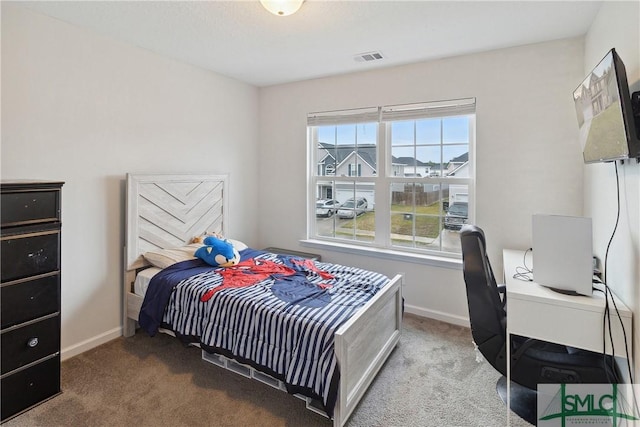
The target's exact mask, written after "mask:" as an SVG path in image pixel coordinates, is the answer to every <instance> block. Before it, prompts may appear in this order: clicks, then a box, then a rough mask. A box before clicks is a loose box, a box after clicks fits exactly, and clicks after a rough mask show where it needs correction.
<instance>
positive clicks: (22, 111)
mask: <svg viewBox="0 0 640 427" xmlns="http://www.w3.org/2000/svg"><path fill="white" fill-rule="evenodd" d="M257 99H258V91H257V89H256V88H255V87H253V86H250V85H247V84H244V83H240V82H238V81H235V80H231V79H228V78H224V77H221V76H219V75H216V74H214V73H211V72H208V71H205V70H202V69H199V68H196V67H192V66H188V65H185V64H182V63H178V62H175V61H172V60H168V59H166V58H163V57H160V56H158V55H156V54H153V53H150V52H148V51H145V50H142V49H139V48H136V47H133V46H129V45H125V44H121V43H119V42H115V41H112V40H109V39H106V38H102V37H100V36H98V35H96V34H94V33H90V32H87V31H85V30H82V29H79V28H76V27H73V26H71V25H67V24H65V23H62V22H60V21H58V20H54V19H51V18H48V17H46V16H44V15H40V14H37V13H34V12H32V11H28V10H25V9H22V8H20V7H18V6H16V5H14V4H10V3H7V2H2V165H1V166H2V169H1V174H2V178H3V179H8V178H36V179H56V180H63V181H65V182H66V184H65V186H64V187H63V193H62V197H63V201H62V210H63V212H62V215H63V232H62V349H63V357H69V356H70V355H73V354H76V353H78V352H80V351H83V350H84V349H87V348H90V347H92V346H94V345H96V344H99V343H101V342H103V341H105V340H108V339H110V338H113V337H116V336H119V335H120V328H121V321H122V320H121V309H122V308H121V298H122V297H121V293H122V291H121V271H122V270H121V269H122V259H123V255H122V254H123V249H122V248H123V245H124V184H123V180H124V179H125V175H126V173H127V172H134V173H189V172H212V173H230V174H231V179H230V186H231V191H230V204H231V211H232V212H233V213H234V214H233V217H232V218H230V231H231V234H233V235H234V237H236V238H239V239H244V240H247V241H248V242H249V243H253V242H254V240H253V237H254V236H256V234H257V229H256V225H257V221H256V211H255V200H256V197H257V194H256V193H257V186H256V185H255V182H257V179H258V176H257V172H256V170H257V157H256V150H255V146H256V139H257V129H256V126H254V125H253V123H255V122H256V121H257Z"/></svg>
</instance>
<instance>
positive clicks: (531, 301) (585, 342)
mask: <svg viewBox="0 0 640 427" xmlns="http://www.w3.org/2000/svg"><path fill="white" fill-rule="evenodd" d="M523 257H524V251H520V250H508V249H506V250H504V251H503V262H504V283H505V284H506V286H507V337H509V334H515V335H522V336H525V337H529V338H536V339H539V340H543V341H548V342H554V343H558V344H564V345H567V346H571V347H576V348H581V349H585V350H591V351H595V352H602V349H603V318H604V309H605V297H604V294H603V293H602V292H598V291H594V292H593V296H592V297H588V296H573V295H565V294H561V293H559V292H556V291H553V290H551V289H549V288H546V287H544V286H541V285H539V284H537V283H535V282H527V281H522V280H519V279H515V278H514V277H513V275H514V274H515V273H516V267H524V263H523ZM559 261H560V262H561V260H559ZM527 267H529V268H533V260H532V257H531V254H530V253H529V254H527ZM600 286H602V285H600ZM614 299H615V303H616V306H617V308H618V312H619V313H620V318H621V319H622V324H623V325H624V329H625V332H626V339H627V345H628V349H629V353H630V354H629V356H631V354H633V353H632V347H631V343H632V341H633V331H632V323H631V320H632V313H631V310H629V309H628V308H627V306H625V305H624V304H623V303H622V301H620V300H619V299H618V298H617V297H615V296H614ZM609 312H610V314H609V321H610V322H611V330H612V336H613V347H614V349H615V356H620V357H623V358H626V357H627V355H626V352H625V341H624V334H623V333H622V327H621V325H620V321H619V320H618V316H617V314H616V311H615V308H614V306H613V303H612V301H611V298H609ZM605 332H606V334H605V339H606V352H607V354H613V353H612V351H611V342H610V339H609V332H608V328H607V331H605ZM510 343H511V340H510V339H508V338H507V380H511V363H510V362H511V348H510ZM629 362H631V361H629ZM632 366H633V364H632ZM623 371H624V370H623ZM507 384H508V385H507V399H510V394H511V391H510V390H511V387H510V381H508V382H507ZM507 402H509V403H510V400H508V401H507ZM508 408H509V409H510V408H511V405H510V404H508ZM507 414H508V415H507V425H510V420H511V411H510V410H508V411H507Z"/></svg>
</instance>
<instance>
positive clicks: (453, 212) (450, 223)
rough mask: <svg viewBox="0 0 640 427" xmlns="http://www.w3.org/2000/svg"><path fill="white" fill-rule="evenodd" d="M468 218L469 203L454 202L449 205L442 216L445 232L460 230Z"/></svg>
mask: <svg viewBox="0 0 640 427" xmlns="http://www.w3.org/2000/svg"><path fill="white" fill-rule="evenodd" d="M468 217H469V203H467V202H455V203H453V204H451V205H449V209H448V210H447V214H446V215H445V216H444V228H446V229H447V230H460V229H461V228H462V226H463V225H465V224H466V223H467V219H468Z"/></svg>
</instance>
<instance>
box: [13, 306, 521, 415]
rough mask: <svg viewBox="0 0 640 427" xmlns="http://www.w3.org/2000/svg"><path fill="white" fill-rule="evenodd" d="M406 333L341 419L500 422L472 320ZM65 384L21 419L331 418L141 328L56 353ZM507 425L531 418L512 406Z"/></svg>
mask: <svg viewBox="0 0 640 427" xmlns="http://www.w3.org/2000/svg"><path fill="white" fill-rule="evenodd" d="M403 326H404V329H403V335H402V338H401V340H400V344H399V346H398V347H397V348H396V349H395V350H394V352H393V353H392V355H391V357H390V358H389V360H388V361H387V363H386V364H385V365H384V367H383V368H382V370H381V372H380V374H379V375H378V377H377V378H376V380H375V381H374V383H373V384H372V386H371V387H370V388H369V390H368V392H367V393H366V395H365V396H364V398H363V400H362V401H361V402H360V405H359V406H358V408H357V409H356V411H355V412H354V413H353V415H352V416H351V418H350V419H349V421H348V423H347V425H348V426H350V427H356V426H367V427H369V426H425V427H426V426H438V427H442V426H481V427H490V426H496V427H497V426H504V425H506V417H507V414H506V408H505V406H504V405H503V403H502V401H501V400H500V398H499V397H498V395H497V394H496V390H495V383H496V380H497V379H498V377H499V375H498V373H497V372H496V371H495V370H494V369H493V368H492V367H491V366H490V365H489V364H488V363H487V362H486V361H484V360H481V361H479V362H478V361H476V354H475V351H474V348H473V344H472V342H471V334H470V331H469V329H467V328H463V327H459V326H453V325H449V324H446V323H442V322H438V321H435V320H430V319H424V318H420V317H416V316H412V315H405V318H404V322H403ZM62 388H63V393H62V394H61V395H59V396H57V397H55V398H53V399H51V400H49V401H47V402H45V403H44V404H42V405H40V406H37V407H36V408H34V409H32V410H31V411H29V412H26V413H25V414H22V415H20V416H18V417H16V418H14V419H12V420H10V421H9V422H7V423H6V424H4V426H6V427H18V426H171V427H177V426H322V427H329V426H331V421H329V420H328V419H327V418H324V417H322V416H320V415H317V414H315V413H312V412H310V411H308V410H306V409H305V407H304V402H302V401H301V400H299V399H297V398H295V397H293V396H291V395H288V394H286V393H284V392H280V391H277V390H275V389H273V388H271V387H269V386H267V385H264V384H261V383H257V382H256V381H252V380H249V379H247V378H244V377H242V376H239V375H237V374H234V373H231V372H228V371H226V370H224V369H222V368H219V367H216V366H214V365H211V364H209V363H206V362H204V361H203V360H202V359H201V355H200V350H199V349H196V348H185V347H183V346H182V345H181V344H180V343H179V342H178V341H177V340H176V339H175V338H172V337H169V336H166V335H162V334H159V335H158V336H156V337H154V338H150V337H148V336H147V335H146V334H144V333H143V332H141V331H138V333H137V334H136V335H135V336H134V337H132V338H126V339H125V338H119V339H116V340H114V341H111V342H109V343H107V344H104V345H102V346H100V347H97V348H95V349H93V350H90V351H88V352H85V353H83V354H81V355H79V356H76V357H74V358H72V359H69V360H66V361H65V362H63V363H62ZM511 425H513V426H518V427H520V426H529V424H527V423H525V422H524V421H522V420H521V419H519V418H518V417H517V416H515V415H513V416H512V417H511Z"/></svg>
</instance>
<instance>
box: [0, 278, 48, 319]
mask: <svg viewBox="0 0 640 427" xmlns="http://www.w3.org/2000/svg"><path fill="white" fill-rule="evenodd" d="M0 306H1V309H0V324H1V325H2V328H3V329H4V328H7V327H9V326H13V325H17V324H20V323H24V322H26V321H28V320H32V319H37V318H38V317H42V316H46V315H47V314H52V313H55V312H56V311H59V310H60V274H59V273H55V274H52V275H49V276H44V277H39V278H35V279H31V280H25V281H23V282H19V283H14V284H12V285H7V286H2V287H1V288H0Z"/></svg>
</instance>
